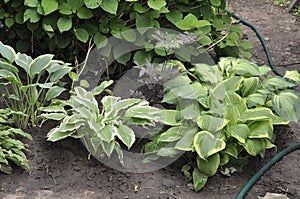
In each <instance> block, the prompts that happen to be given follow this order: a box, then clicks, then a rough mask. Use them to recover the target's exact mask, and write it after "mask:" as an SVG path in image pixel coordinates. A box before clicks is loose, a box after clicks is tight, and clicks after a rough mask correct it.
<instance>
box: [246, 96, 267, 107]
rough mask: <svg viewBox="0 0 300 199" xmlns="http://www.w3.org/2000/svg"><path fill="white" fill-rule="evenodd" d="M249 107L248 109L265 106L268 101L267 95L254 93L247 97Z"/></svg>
mask: <svg viewBox="0 0 300 199" xmlns="http://www.w3.org/2000/svg"><path fill="white" fill-rule="evenodd" d="M246 100H247V105H248V107H250V108H251V107H254V106H257V105H259V106H264V105H265V103H266V100H267V95H266V94H262V93H253V94H250V95H248V96H247V98H246Z"/></svg>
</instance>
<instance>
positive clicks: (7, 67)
mask: <svg viewBox="0 0 300 199" xmlns="http://www.w3.org/2000/svg"><path fill="white" fill-rule="evenodd" d="M0 68H1V69H4V70H7V71H9V72H12V73H14V74H18V72H19V70H18V68H17V67H15V66H14V65H12V64H10V63H8V62H4V61H1V60H0Z"/></svg>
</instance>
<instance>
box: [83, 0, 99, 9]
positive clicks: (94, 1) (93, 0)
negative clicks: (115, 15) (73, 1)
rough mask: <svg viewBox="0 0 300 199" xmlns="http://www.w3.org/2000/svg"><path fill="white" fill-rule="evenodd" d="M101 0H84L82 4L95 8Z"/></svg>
mask: <svg viewBox="0 0 300 199" xmlns="http://www.w3.org/2000/svg"><path fill="white" fill-rule="evenodd" d="M102 1H103V0H84V4H85V6H86V7H87V8H90V9H95V8H98V7H99V6H100V5H101V4H102Z"/></svg>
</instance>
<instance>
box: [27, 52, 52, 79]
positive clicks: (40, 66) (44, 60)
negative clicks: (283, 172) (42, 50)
mask: <svg viewBox="0 0 300 199" xmlns="http://www.w3.org/2000/svg"><path fill="white" fill-rule="evenodd" d="M53 57H54V55H51V54H45V55H40V56H38V57H37V58H35V59H34V60H33V61H32V62H31V64H30V66H29V69H28V75H29V76H30V77H31V78H33V77H34V75H36V74H38V75H40V74H41V72H43V71H44V70H46V69H47V67H48V66H49V64H50V62H51V60H52V58H53Z"/></svg>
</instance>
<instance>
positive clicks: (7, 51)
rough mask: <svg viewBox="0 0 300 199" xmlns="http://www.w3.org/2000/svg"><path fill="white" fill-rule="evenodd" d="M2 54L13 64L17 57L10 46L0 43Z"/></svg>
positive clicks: (0, 52)
mask: <svg viewBox="0 0 300 199" xmlns="http://www.w3.org/2000/svg"><path fill="white" fill-rule="evenodd" d="M0 54H1V55H2V57H3V58H5V59H6V60H7V61H9V62H10V63H12V62H13V61H14V60H15V57H16V52H15V50H14V49H13V48H12V47H10V46H8V45H4V44H3V43H2V42H1V41H0Z"/></svg>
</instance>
